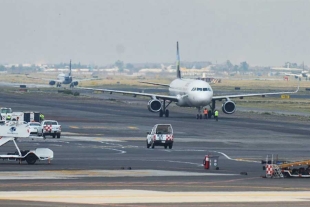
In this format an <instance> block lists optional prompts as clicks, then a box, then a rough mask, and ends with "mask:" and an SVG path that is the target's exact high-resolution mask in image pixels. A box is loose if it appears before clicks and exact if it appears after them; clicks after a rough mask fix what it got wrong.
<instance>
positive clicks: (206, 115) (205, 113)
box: [203, 108, 208, 119]
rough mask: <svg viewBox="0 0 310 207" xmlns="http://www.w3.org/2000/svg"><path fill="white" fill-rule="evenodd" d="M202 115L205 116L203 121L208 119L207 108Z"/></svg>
mask: <svg viewBox="0 0 310 207" xmlns="http://www.w3.org/2000/svg"><path fill="white" fill-rule="evenodd" d="M203 114H204V115H205V119H207V118H208V109H207V108H205V109H204V110H203Z"/></svg>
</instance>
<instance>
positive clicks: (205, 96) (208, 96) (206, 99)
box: [191, 92, 213, 106]
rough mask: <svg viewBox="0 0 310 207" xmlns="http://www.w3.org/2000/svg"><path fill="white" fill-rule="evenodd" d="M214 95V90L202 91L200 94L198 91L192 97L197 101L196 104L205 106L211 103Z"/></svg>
mask: <svg viewBox="0 0 310 207" xmlns="http://www.w3.org/2000/svg"><path fill="white" fill-rule="evenodd" d="M212 95H213V93H212V92H202V93H201V94H199V95H198V94H197V93H196V94H195V95H193V96H191V99H192V100H193V102H195V105H200V106H204V105H208V104H209V103H211V101H212Z"/></svg>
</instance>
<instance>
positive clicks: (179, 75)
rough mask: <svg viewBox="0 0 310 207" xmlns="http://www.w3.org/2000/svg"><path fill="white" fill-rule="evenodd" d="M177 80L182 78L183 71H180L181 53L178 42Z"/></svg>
mask: <svg viewBox="0 0 310 207" xmlns="http://www.w3.org/2000/svg"><path fill="white" fill-rule="evenodd" d="M176 65H177V78H179V79H180V78H181V71H180V53H179V42H177V64H176Z"/></svg>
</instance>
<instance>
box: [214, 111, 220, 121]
mask: <svg viewBox="0 0 310 207" xmlns="http://www.w3.org/2000/svg"><path fill="white" fill-rule="evenodd" d="M214 118H215V120H216V121H218V119H219V111H218V110H215V112H214Z"/></svg>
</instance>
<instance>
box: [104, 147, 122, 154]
mask: <svg viewBox="0 0 310 207" xmlns="http://www.w3.org/2000/svg"><path fill="white" fill-rule="evenodd" d="M105 149H107V150H113V151H117V152H120V154H125V153H127V152H126V151H124V150H118V149H109V148H105Z"/></svg>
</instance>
